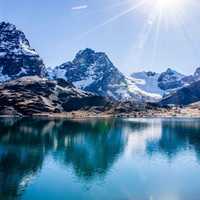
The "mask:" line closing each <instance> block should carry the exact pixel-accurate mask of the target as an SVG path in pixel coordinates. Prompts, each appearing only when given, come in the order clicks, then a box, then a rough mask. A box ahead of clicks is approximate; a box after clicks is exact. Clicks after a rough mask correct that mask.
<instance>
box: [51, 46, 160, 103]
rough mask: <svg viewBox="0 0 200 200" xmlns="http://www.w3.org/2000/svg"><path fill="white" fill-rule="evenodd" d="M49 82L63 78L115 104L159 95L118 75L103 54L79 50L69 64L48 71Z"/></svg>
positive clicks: (118, 72) (152, 99)
mask: <svg viewBox="0 0 200 200" xmlns="http://www.w3.org/2000/svg"><path fill="white" fill-rule="evenodd" d="M49 76H50V78H51V79H55V78H63V79H65V80H66V81H68V82H71V83H72V84H74V85H75V86H76V87H77V88H79V89H82V90H85V91H89V92H93V93H95V94H98V95H101V96H107V97H110V98H112V99H114V100H118V101H127V100H131V101H133V100H134V101H155V100H158V99H160V96H159V95H157V94H154V93H148V92H146V91H143V90H141V89H140V88H138V87H137V86H136V84H135V82H134V79H132V78H131V77H126V76H125V75H124V74H122V73H121V72H120V71H119V70H118V69H117V68H116V67H115V66H114V65H113V63H112V62H111V61H110V59H109V58H108V56H107V55H106V54H105V53H103V52H95V51H94V50H92V49H84V50H82V51H79V52H78V53H77V55H76V56H75V58H74V60H73V61H72V62H66V63H64V64H62V65H60V66H57V67H56V68H54V69H53V70H52V71H50V72H49Z"/></svg>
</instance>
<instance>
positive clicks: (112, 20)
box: [78, 0, 146, 39]
mask: <svg viewBox="0 0 200 200" xmlns="http://www.w3.org/2000/svg"><path fill="white" fill-rule="evenodd" d="M145 2H146V0H143V1H140V2H139V3H137V4H135V5H134V6H132V7H131V8H129V9H127V10H125V11H123V12H121V13H119V14H118V15H115V16H113V17H111V18H109V19H108V20H106V21H104V22H103V23H101V24H98V25H96V26H94V27H93V28H91V29H90V30H88V31H86V32H84V33H82V34H81V36H80V37H78V39H82V38H84V37H85V36H87V35H88V34H90V33H92V32H94V31H96V30H98V29H100V28H102V27H104V26H106V25H107V24H110V23H112V22H114V21H116V20H117V19H119V18H120V17H123V16H125V15H127V14H129V13H130V12H133V11H134V10H136V9H138V8H140V7H141V6H143V5H144V4H145Z"/></svg>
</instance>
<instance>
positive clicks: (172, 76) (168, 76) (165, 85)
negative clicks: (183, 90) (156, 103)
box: [158, 68, 184, 90]
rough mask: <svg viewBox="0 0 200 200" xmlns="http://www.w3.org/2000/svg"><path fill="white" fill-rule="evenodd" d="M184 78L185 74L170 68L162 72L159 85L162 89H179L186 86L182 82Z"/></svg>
mask: <svg viewBox="0 0 200 200" xmlns="http://www.w3.org/2000/svg"><path fill="white" fill-rule="evenodd" d="M183 78H184V75H182V74H180V73H178V72H176V71H174V70H172V69H170V68H169V69H167V71H166V72H163V73H161V75H160V77H159V78H158V86H159V87H160V88H161V89H162V90H173V89H177V88H180V87H182V86H184V83H183V82H182V79H183Z"/></svg>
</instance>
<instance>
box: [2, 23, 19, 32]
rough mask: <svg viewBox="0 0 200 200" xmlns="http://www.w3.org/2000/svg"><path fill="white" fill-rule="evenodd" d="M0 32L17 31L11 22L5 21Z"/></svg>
mask: <svg viewBox="0 0 200 200" xmlns="http://www.w3.org/2000/svg"><path fill="white" fill-rule="evenodd" d="M0 30H1V31H12V30H16V26H15V25H14V24H11V23H9V22H5V21H3V22H0Z"/></svg>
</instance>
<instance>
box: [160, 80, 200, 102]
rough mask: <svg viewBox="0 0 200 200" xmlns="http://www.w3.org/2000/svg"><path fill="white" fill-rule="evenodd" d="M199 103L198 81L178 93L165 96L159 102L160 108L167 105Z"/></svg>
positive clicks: (199, 82)
mask: <svg viewBox="0 0 200 200" xmlns="http://www.w3.org/2000/svg"><path fill="white" fill-rule="evenodd" d="M198 101H200V81H196V82H193V83H191V84H190V85H188V86H185V87H183V88H181V89H179V90H178V91H176V92H174V93H172V94H170V95H168V96H166V97H165V98H163V99H162V100H161V101H160V102H159V105H160V106H167V105H170V104H172V105H178V106H179V105H184V106H185V105H189V104H191V103H194V102H198Z"/></svg>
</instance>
